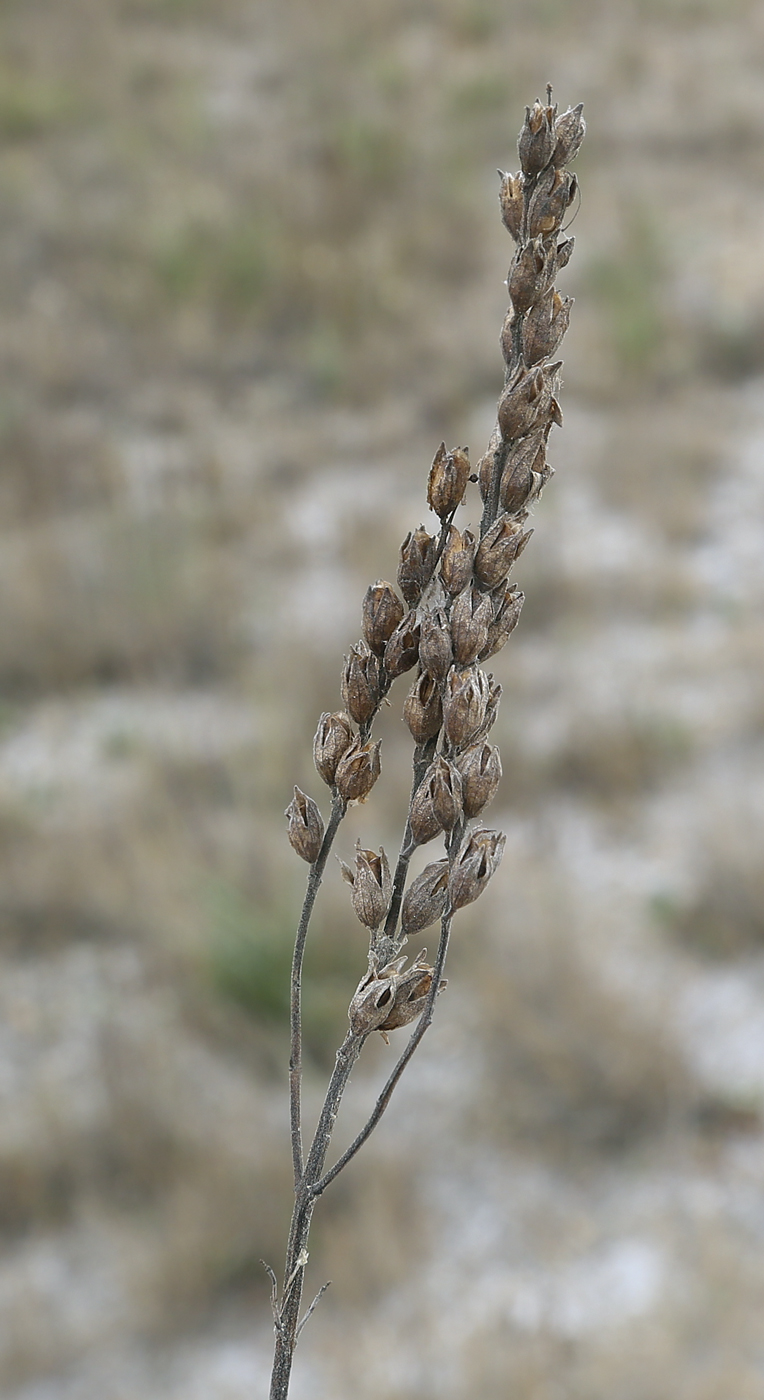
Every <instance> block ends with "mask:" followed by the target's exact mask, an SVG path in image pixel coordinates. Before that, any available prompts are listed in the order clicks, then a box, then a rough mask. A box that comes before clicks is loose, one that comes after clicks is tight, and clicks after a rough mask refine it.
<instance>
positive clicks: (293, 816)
mask: <svg viewBox="0 0 764 1400" xmlns="http://www.w3.org/2000/svg"><path fill="white" fill-rule="evenodd" d="M284 816H285V817H286V818H287V836H288V837H289V844H290V846H291V847H292V850H293V851H296V852H297V854H298V856H301V857H302V859H303V860H306V861H307V862H308V864H309V865H312V864H313V862H314V861H316V860H318V854H319V851H320V850H321V842H322V841H323V839H324V823H323V819H322V817H321V813H320V812H319V810H318V806H317V804H316V803H315V802H314V801H313V798H312V797H308V796H307V794H306V793H304V792H301V791H300V789H299V788H298V787H296V788H295V790H294V797H293V798H292V801H291V802H290V804H289V806H288V807H287V809H286V812H285V813H284Z"/></svg>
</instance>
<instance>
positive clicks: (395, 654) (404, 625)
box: [384, 612, 421, 680]
mask: <svg viewBox="0 0 764 1400" xmlns="http://www.w3.org/2000/svg"><path fill="white" fill-rule="evenodd" d="M420 631H421V629H420V626H419V623H418V621H417V615H416V613H415V612H410V613H407V614H406V616H405V617H404V619H403V621H402V622H399V623H398V626H397V627H396V629H395V631H394V632H393V635H392V636H391V638H390V640H389V642H388V643H387V646H386V647H385V656H384V666H385V670H386V671H387V674H388V676H389V677H390V679H391V680H395V678H396V676H402V675H403V672H404V671H410V670H411V667H412V666H416V663H417V659H418V657H419V636H420Z"/></svg>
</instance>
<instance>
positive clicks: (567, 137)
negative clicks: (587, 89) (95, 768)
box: [552, 102, 586, 165]
mask: <svg viewBox="0 0 764 1400" xmlns="http://www.w3.org/2000/svg"><path fill="white" fill-rule="evenodd" d="M583 110H584V104H583V102H579V104H578V106H577V107H569V108H568V110H567V112H561V113H560V115H559V117H558V118H557V120H556V122H555V124H554V139H555V147H554V151H553V152H552V164H553V165H567V164H568V163H569V162H570V161H571V160H574V159H575V157H576V156H577V154H578V150H579V147H580V145H581V142H582V141H583V139H584V136H585V134H586V122H585V121H584V118H583V116H582V113H583Z"/></svg>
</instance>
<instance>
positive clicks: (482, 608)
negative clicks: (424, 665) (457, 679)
mask: <svg viewBox="0 0 764 1400" xmlns="http://www.w3.org/2000/svg"><path fill="white" fill-rule="evenodd" d="M492 621H493V604H492V602H491V599H490V598H489V597H488V595H487V594H486V593H480V592H479V591H478V590H477V589H476V588H475V587H474V585H473V584H471V583H470V584H468V586H467V587H466V588H465V589H463V590H462V592H461V593H460V594H459V596H458V598H456V599H455V601H454V606H453V608H452V610H451V638H452V641H453V647H454V661H455V663H456V665H457V666H470V665H471V664H472V662H473V661H476V660H477V658H478V656H479V654H480V652H481V651H482V649H483V647H484V646H485V645H486V642H487V641H488V627H489V624H490V623H491V622H492Z"/></svg>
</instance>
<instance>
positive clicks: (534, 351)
mask: <svg viewBox="0 0 764 1400" xmlns="http://www.w3.org/2000/svg"><path fill="white" fill-rule="evenodd" d="M572 305H573V299H572V297H561V296H560V293H559V292H558V291H556V290H555V288H554V287H550V288H549V291H548V292H546V293H545V294H544V296H543V297H541V298H540V299H539V300H538V301H537V302H536V305H535V306H532V307H531V309H530V311H529V312H528V314H527V316H526V317H525V320H524V321H523V359H524V360H525V363H526V365H535V364H538V362H539V360H544V359H547V358H548V357H549V356H550V355H553V354H554V353H555V351H556V349H557V347H558V345H559V344H560V341H561V340H562V338H563V336H564V334H565V332H566V330H567V329H568V325H569V323H570V308H571V306H572Z"/></svg>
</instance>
